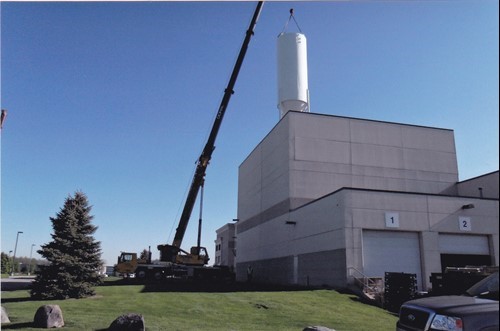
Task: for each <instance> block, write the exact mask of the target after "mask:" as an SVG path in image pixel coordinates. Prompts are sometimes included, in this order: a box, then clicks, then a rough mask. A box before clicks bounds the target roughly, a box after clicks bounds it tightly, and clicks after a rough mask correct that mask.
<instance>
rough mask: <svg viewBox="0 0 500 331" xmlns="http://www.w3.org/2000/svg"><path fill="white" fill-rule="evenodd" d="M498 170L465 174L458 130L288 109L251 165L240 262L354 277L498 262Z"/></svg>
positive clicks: (246, 166) (244, 191) (285, 273)
mask: <svg viewBox="0 0 500 331" xmlns="http://www.w3.org/2000/svg"><path fill="white" fill-rule="evenodd" d="M498 174H499V173H498V171H496V172H493V173H490V174H486V175H484V176H480V177H477V178H473V179H470V180H467V181H463V182H458V167H457V158H456V151H455V143H454V135H453V131H452V130H448V129H440V128H431V127H423V126H415V125H407V124H399V123H389V122H380V121H373V120H365V119H357V118H348V117H339V116H331V115H323V114H315V113H307V112H294V111H290V112H287V113H286V115H285V116H284V117H283V118H282V119H281V120H280V121H279V123H278V124H277V125H276V126H275V127H274V128H273V129H272V130H271V132H270V133H269V134H268V135H267V136H266V137H265V138H264V139H263V140H262V141H261V142H260V144H259V145H258V146H257V147H256V148H255V149H254V150H253V151H252V152H251V153H250V155H249V156H248V157H247V158H246V159H245V161H244V162H243V163H242V164H241V166H240V169H239V179H238V220H239V221H238V222H237V223H236V237H237V246H236V247H237V249H236V261H235V263H236V264H235V267H236V273H237V279H238V280H244V279H245V278H246V270H247V268H248V266H251V267H252V269H253V279H254V280H255V281H261V282H269V283H277V284H301V285H306V284H308V285H329V286H336V287H345V286H346V285H348V284H349V283H350V282H351V281H352V278H353V277H374V278H383V277H384V273H385V272H405V273H414V274H416V275H417V281H418V286H419V289H421V290H425V289H428V288H429V287H430V283H429V277H430V275H431V273H439V272H442V270H443V268H445V267H446V266H465V265H498V255H499V247H498V239H499V237H498V228H499V226H498V222H499V204H498V201H499V200H498V198H499V190H498V184H499V177H498Z"/></svg>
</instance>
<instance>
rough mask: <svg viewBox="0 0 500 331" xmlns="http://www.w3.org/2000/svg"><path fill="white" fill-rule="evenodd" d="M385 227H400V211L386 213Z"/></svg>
mask: <svg viewBox="0 0 500 331" xmlns="http://www.w3.org/2000/svg"><path fill="white" fill-rule="evenodd" d="M385 227H386V228H399V213H395V212H386V213H385Z"/></svg>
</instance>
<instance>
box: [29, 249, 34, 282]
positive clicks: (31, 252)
mask: <svg viewBox="0 0 500 331" xmlns="http://www.w3.org/2000/svg"><path fill="white" fill-rule="evenodd" d="M34 246H35V244H31V250H30V266H29V269H28V276H29V275H31V263H32V262H33V260H32V259H31V256H32V254H33V247H34Z"/></svg>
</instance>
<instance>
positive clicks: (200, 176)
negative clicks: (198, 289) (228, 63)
mask: <svg viewBox="0 0 500 331" xmlns="http://www.w3.org/2000/svg"><path fill="white" fill-rule="evenodd" d="M263 4H264V2H263V1H259V2H258V4H257V7H256V9H255V12H254V14H253V17H252V20H251V22H250V26H249V28H248V30H247V31H246V36H245V39H244V41H243V44H242V46H241V49H240V52H239V54H238V58H237V59H236V63H235V65H234V68H233V72H232V74H231V77H230V79H229V83H228V85H227V87H226V89H225V90H224V96H223V97H222V101H221V103H220V106H219V110H218V111H217V115H216V117H215V120H214V123H213V125H212V130H211V131H210V135H209V137H208V140H207V143H206V144H205V147H204V148H203V151H202V153H201V155H200V157H199V158H198V161H197V163H196V170H195V173H194V176H193V180H192V182H191V186H190V188H189V192H188V195H187V198H186V202H185V204H184V209H183V210H182V214H181V218H180V220H179V224H178V226H177V229H176V232H175V237H174V240H173V242H172V245H158V249H159V250H160V253H161V257H160V259H161V260H162V261H173V260H174V258H175V255H177V254H178V253H179V251H181V248H180V247H181V244H182V240H183V238H184V234H185V232H186V228H187V225H188V223H189V218H190V217H191V213H192V211H193V207H194V204H195V202H196V197H197V196H198V193H199V191H200V188H201V186H202V185H203V181H204V179H205V173H206V170H207V167H208V164H209V162H210V159H211V158H212V153H213V151H214V149H215V139H216V138H217V134H218V132H219V128H220V126H221V123H222V119H223V118H224V114H225V112H226V109H227V106H228V104H229V100H230V99H231V95H232V94H233V93H234V90H233V88H234V85H235V83H236V79H237V78H238V74H239V71H240V68H241V65H242V63H243V59H244V58H245V54H246V51H247V49H248V44H249V43H250V39H251V37H252V35H253V31H254V28H255V25H256V24H257V20H258V19H259V15H260V12H261V10H262V6H263Z"/></svg>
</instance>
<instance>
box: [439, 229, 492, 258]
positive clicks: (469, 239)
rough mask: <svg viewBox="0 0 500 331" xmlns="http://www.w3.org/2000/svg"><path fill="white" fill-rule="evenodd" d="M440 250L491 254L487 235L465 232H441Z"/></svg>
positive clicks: (449, 252) (450, 252)
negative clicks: (466, 233)
mask: <svg viewBox="0 0 500 331" xmlns="http://www.w3.org/2000/svg"><path fill="white" fill-rule="evenodd" d="M439 251H440V253H441V254H476V255H489V254H490V248H489V244H488V237H487V236H477V235H465V234H440V235H439Z"/></svg>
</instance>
